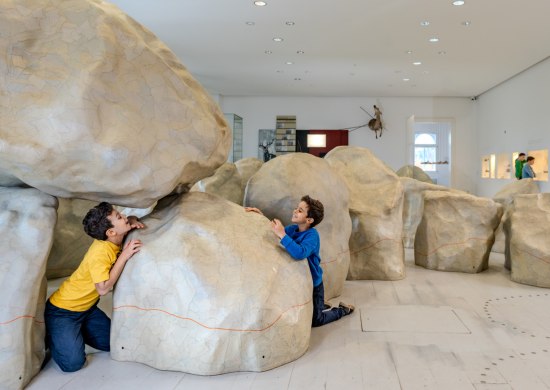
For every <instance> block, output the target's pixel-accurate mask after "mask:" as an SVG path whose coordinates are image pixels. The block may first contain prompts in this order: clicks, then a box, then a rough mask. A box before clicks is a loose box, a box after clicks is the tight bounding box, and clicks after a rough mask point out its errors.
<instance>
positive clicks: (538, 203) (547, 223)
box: [505, 179, 550, 288]
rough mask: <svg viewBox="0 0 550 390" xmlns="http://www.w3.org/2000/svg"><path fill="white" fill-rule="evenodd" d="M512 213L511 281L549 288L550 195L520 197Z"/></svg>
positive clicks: (508, 234) (515, 202)
mask: <svg viewBox="0 0 550 390" xmlns="http://www.w3.org/2000/svg"><path fill="white" fill-rule="evenodd" d="M521 181H523V179H522V180H521ZM509 213H510V215H509V218H508V221H507V222H506V225H507V227H508V228H507V229H505V230H506V231H507V236H508V237H507V241H509V256H510V262H511V270H512V273H511V279H512V280H513V281H514V282H518V283H523V284H529V285H531V286H537V287H546V288H550V240H549V239H548V238H549V237H550V193H542V194H537V195H517V196H516V197H515V198H514V204H513V206H512V207H511V208H510V209H509ZM507 249H508V248H507Z"/></svg>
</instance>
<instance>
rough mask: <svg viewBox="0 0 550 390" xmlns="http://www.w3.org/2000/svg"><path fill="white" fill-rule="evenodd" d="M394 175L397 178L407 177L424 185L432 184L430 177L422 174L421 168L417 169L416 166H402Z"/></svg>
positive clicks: (424, 173)
mask: <svg viewBox="0 0 550 390" xmlns="http://www.w3.org/2000/svg"><path fill="white" fill-rule="evenodd" d="M395 174H396V175H397V176H399V177H409V178H411V179H415V180H418V181H422V182H425V183H429V184H434V182H433V180H432V178H431V177H430V175H428V174H427V173H426V172H424V170H423V169H422V168H418V167H417V166H416V165H404V166H402V167H401V168H399V169H398V170H397V171H396V172H395Z"/></svg>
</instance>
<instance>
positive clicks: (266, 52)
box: [264, 50, 273, 54]
mask: <svg viewBox="0 0 550 390" xmlns="http://www.w3.org/2000/svg"><path fill="white" fill-rule="evenodd" d="M264 53H265V54H271V53H273V52H272V51H271V50H266V51H264Z"/></svg>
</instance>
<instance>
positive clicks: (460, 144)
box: [219, 96, 479, 192]
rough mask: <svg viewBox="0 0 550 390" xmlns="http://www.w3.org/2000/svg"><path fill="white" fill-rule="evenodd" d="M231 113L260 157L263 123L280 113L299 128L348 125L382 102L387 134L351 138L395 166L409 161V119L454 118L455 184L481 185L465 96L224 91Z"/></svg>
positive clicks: (246, 151)
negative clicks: (230, 93)
mask: <svg viewBox="0 0 550 390" xmlns="http://www.w3.org/2000/svg"><path fill="white" fill-rule="evenodd" d="M219 103H220V106H221V107H222V110H223V112H225V113H235V114H237V115H239V116H241V117H242V118H243V124H244V129H243V136H244V144H243V157H257V155H258V153H257V150H258V129H274V128H275V121H276V116H277V115H296V120H297V128H298V129H301V130H311V129H342V128H347V127H352V126H357V125H360V124H364V123H366V122H368V120H369V119H370V117H368V116H367V114H365V113H364V112H363V110H361V108H360V106H362V107H364V108H365V109H367V110H368V111H369V112H371V114H372V111H373V108H372V106H373V105H374V104H376V105H377V106H378V107H379V108H380V109H381V111H382V120H383V121H384V123H385V126H386V127H387V131H385V132H384V134H383V136H382V138H379V139H375V137H374V132H373V131H371V130H370V129H368V127H367V128H362V129H359V130H356V131H354V132H351V133H350V134H349V144H350V145H353V146H362V147H367V148H369V149H370V150H371V151H372V152H373V153H374V154H375V155H376V156H377V157H379V158H380V159H381V160H383V161H385V162H386V163H387V164H388V165H389V166H391V167H392V168H393V169H399V168H400V167H402V166H403V165H406V164H408V138H407V119H408V118H409V117H410V116H411V115H415V116H416V117H417V118H422V119H427V118H437V119H449V120H452V121H453V122H454V126H455V127H454V130H453V131H454V134H453V143H454V153H455V155H454V156H452V157H451V158H452V161H453V166H452V169H453V179H452V180H453V181H452V187H454V188H458V189H461V190H464V191H468V192H474V191H475V184H476V177H475V175H474V173H475V172H476V169H477V165H479V164H477V159H476V156H475V154H476V151H477V147H476V139H475V131H474V126H475V118H474V114H475V112H474V104H473V102H471V101H470V100H469V99H465V98H395V97H392V98H368V97H365V98H351V97H340V98H338V97H334V98H333V97H327V98H322V97H314V98H312V97H239V96H221V97H220V101H219Z"/></svg>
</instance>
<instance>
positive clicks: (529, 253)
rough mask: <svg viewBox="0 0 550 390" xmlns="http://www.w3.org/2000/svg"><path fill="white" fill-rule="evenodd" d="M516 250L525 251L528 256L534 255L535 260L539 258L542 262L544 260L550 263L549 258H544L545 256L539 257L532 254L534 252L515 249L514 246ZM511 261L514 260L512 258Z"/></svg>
mask: <svg viewBox="0 0 550 390" xmlns="http://www.w3.org/2000/svg"><path fill="white" fill-rule="evenodd" d="M516 250H517V251H519V252H523V253H527V254H528V255H529V256H531V257H534V258H535V259H537V260H540V261H543V262H545V263H548V264H550V259H546V258H544V257H540V256H537V255H534V254H532V253H531V252H529V251H526V250H522V249H517V248H516ZM512 261H514V260H512Z"/></svg>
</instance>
